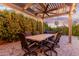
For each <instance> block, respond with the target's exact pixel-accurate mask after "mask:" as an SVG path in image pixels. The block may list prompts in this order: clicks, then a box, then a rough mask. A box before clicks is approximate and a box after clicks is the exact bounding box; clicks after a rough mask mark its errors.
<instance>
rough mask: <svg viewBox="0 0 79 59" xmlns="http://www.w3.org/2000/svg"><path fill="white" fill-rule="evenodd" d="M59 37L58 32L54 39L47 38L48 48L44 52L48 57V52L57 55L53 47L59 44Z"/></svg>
mask: <svg viewBox="0 0 79 59" xmlns="http://www.w3.org/2000/svg"><path fill="white" fill-rule="evenodd" d="M60 37H61V33H60V32H58V33H57V34H56V37H55V38H53V37H50V38H48V40H47V42H49V44H48V46H49V47H50V48H49V49H48V50H46V51H45V52H44V53H45V54H46V55H48V56H49V54H48V52H50V53H51V52H52V51H53V52H54V53H55V54H56V55H57V52H56V50H55V49H54V47H55V45H57V44H58V43H59V40H60ZM51 55H52V54H51Z"/></svg>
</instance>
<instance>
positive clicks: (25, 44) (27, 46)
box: [17, 33, 37, 56]
mask: <svg viewBox="0 0 79 59" xmlns="http://www.w3.org/2000/svg"><path fill="white" fill-rule="evenodd" d="M17 35H18V36H19V37H20V41H21V46H22V49H23V50H24V52H25V54H24V56H27V55H29V56H30V55H31V56H33V55H34V56H36V55H37V53H36V52H35V50H36V48H37V47H36V46H35V44H36V42H33V41H30V40H26V39H25V36H24V33H17ZM30 42H31V43H30Z"/></svg>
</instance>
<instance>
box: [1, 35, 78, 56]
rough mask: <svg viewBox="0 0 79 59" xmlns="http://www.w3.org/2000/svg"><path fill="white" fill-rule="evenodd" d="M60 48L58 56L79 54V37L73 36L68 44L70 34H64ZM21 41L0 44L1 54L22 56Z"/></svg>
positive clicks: (57, 49)
mask: <svg viewBox="0 0 79 59" xmlns="http://www.w3.org/2000/svg"><path fill="white" fill-rule="evenodd" d="M59 45H60V48H56V51H57V52H58V56H79V40H78V37H75V36H72V44H68V36H62V37H61V39H60V42H59ZM23 54H24V51H23V50H22V49H21V45H20V42H19V41H18V42H13V43H8V44H4V45H0V56H22V55H23Z"/></svg>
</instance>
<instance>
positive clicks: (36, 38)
mask: <svg viewBox="0 0 79 59" xmlns="http://www.w3.org/2000/svg"><path fill="white" fill-rule="evenodd" d="M52 36H55V34H38V35H32V36H26V37H25V38H26V39H30V40H33V41H39V42H40V41H43V40H46V39H47V38H50V37H52Z"/></svg>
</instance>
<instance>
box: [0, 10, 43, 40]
mask: <svg viewBox="0 0 79 59" xmlns="http://www.w3.org/2000/svg"><path fill="white" fill-rule="evenodd" d="M39 25H40V27H39ZM24 31H30V32H32V33H33V32H35V31H39V32H40V33H42V26H41V22H40V21H36V20H34V19H32V18H30V17H25V16H23V15H22V14H16V13H15V12H13V11H11V12H9V11H6V10H4V11H3V12H1V13H0V39H2V40H6V41H17V40H18V36H17V35H16V33H18V32H24Z"/></svg>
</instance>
